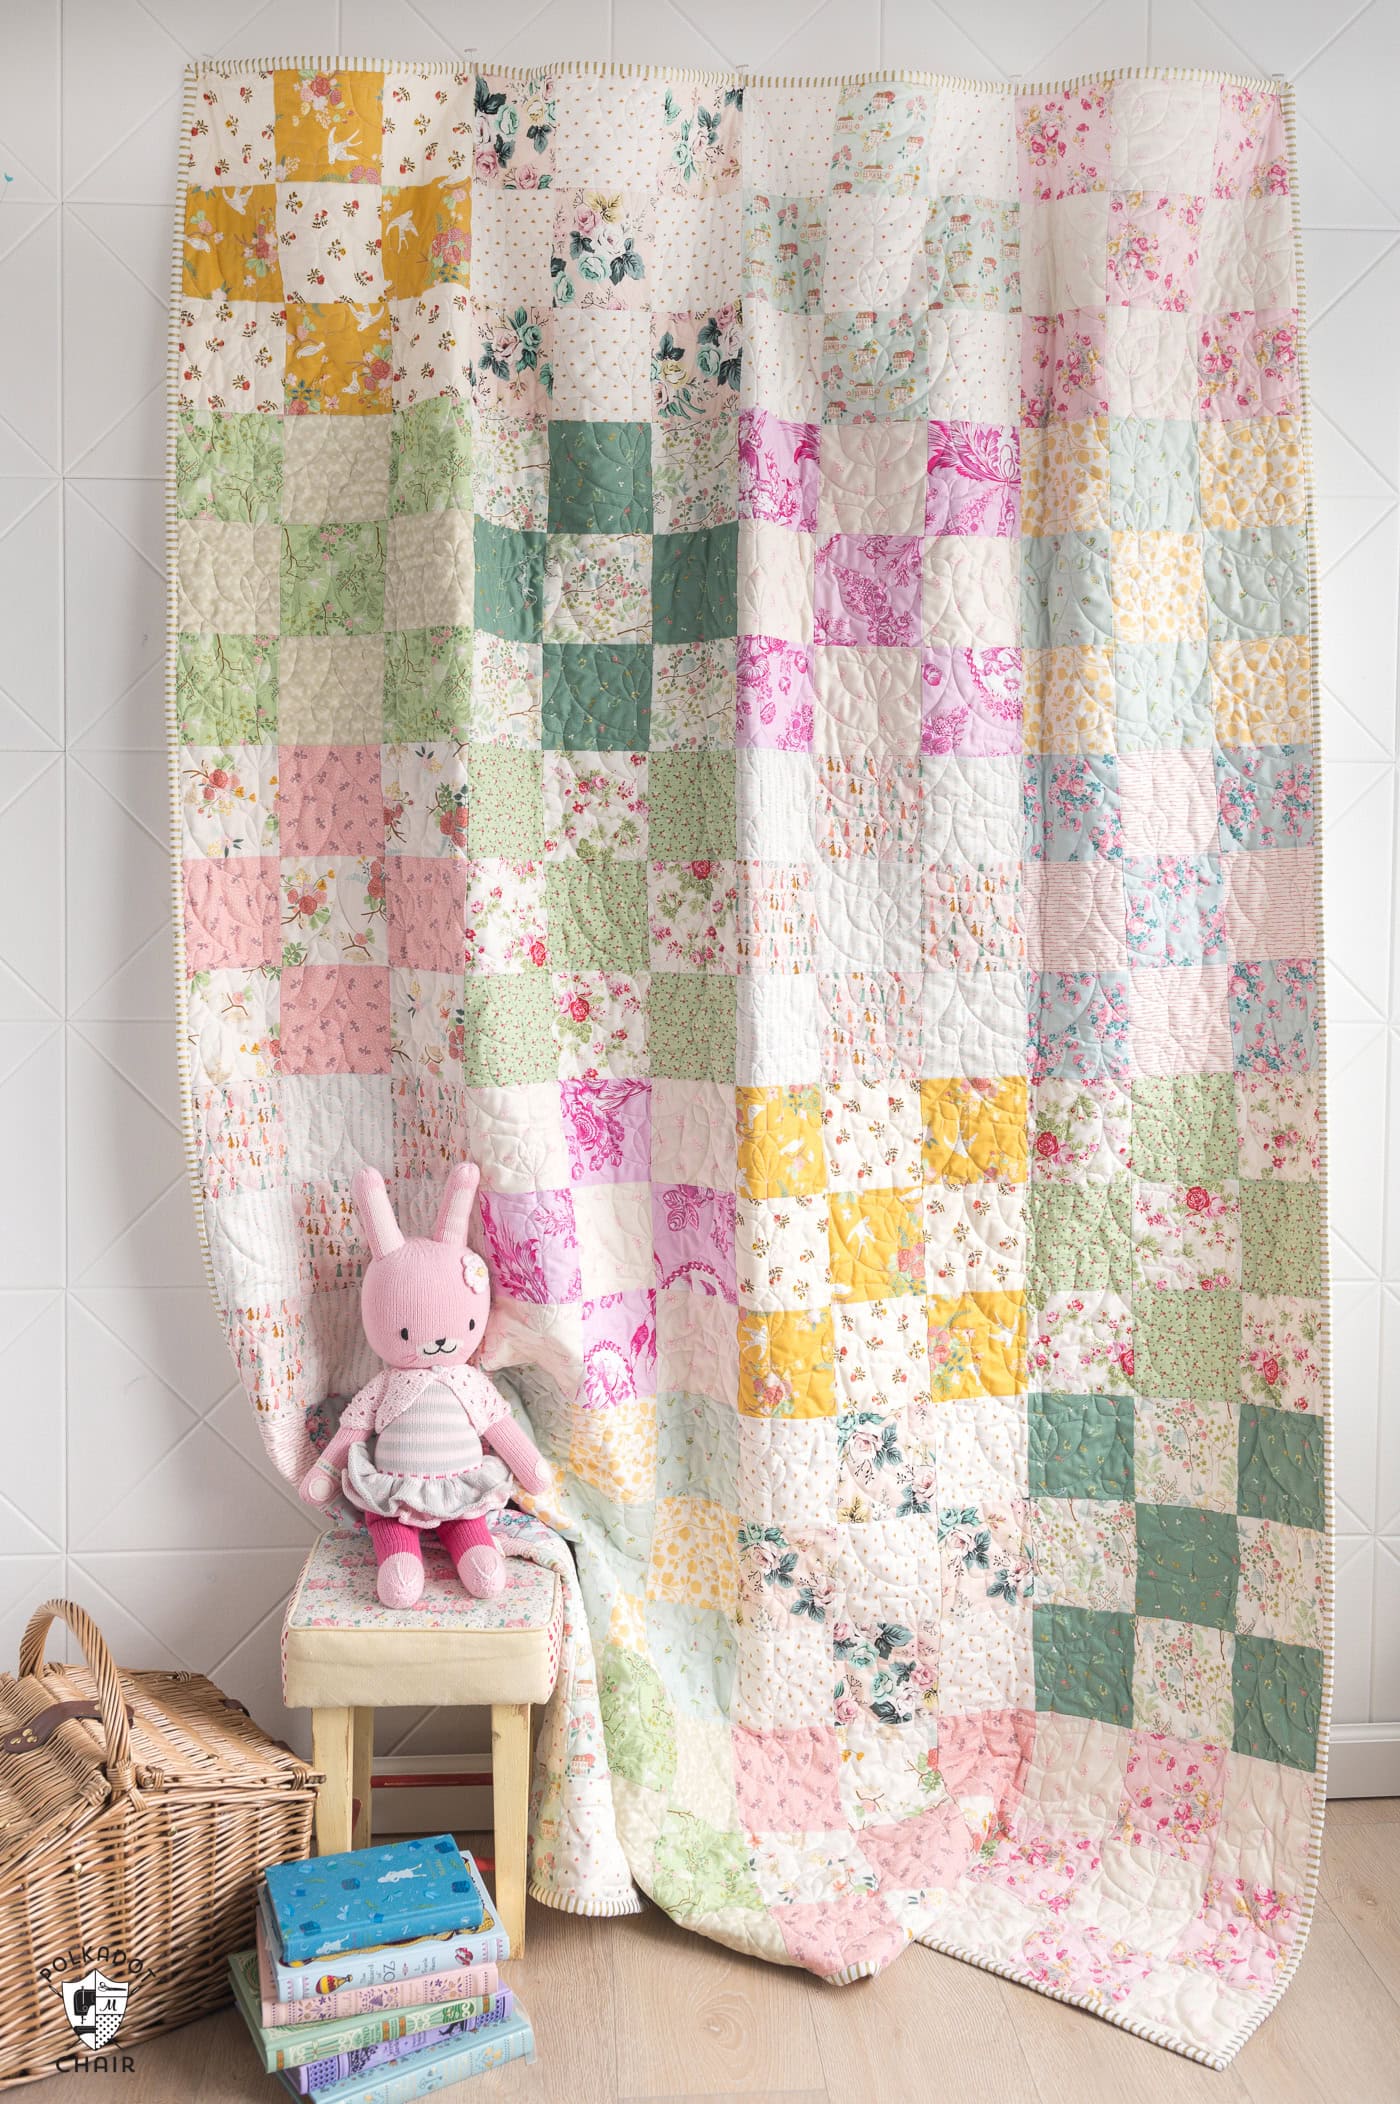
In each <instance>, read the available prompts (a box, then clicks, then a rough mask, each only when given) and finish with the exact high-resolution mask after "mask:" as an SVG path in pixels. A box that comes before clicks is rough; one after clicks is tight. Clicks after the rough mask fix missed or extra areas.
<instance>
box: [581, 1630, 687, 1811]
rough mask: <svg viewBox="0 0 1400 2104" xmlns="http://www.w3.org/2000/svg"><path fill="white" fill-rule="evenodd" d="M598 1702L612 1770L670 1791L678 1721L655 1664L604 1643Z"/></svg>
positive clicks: (674, 1770)
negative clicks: (673, 1714) (673, 1713)
mask: <svg viewBox="0 0 1400 2104" xmlns="http://www.w3.org/2000/svg"><path fill="white" fill-rule="evenodd" d="M598 1703H599V1707H600V1709H601V1711H602V1716H603V1729H604V1731H605V1732H606V1734H607V1740H608V1759H609V1761H610V1762H611V1764H612V1767H613V1770H614V1773H616V1774H618V1775H621V1776H624V1777H625V1778H626V1779H627V1781H628V1782H633V1783H641V1784H642V1785H643V1786H644V1787H645V1788H646V1789H649V1790H660V1791H663V1792H669V1791H670V1789H671V1786H672V1784H673V1783H674V1782H675V1779H676V1720H675V1718H674V1717H673V1716H672V1714H671V1705H670V1703H669V1702H668V1701H667V1700H666V1690H665V1688H664V1687H663V1686H662V1684H661V1676H660V1674H659V1673H658V1672H657V1671H656V1668H655V1667H654V1666H653V1665H651V1664H649V1663H648V1661H647V1660H646V1659H644V1658H640V1657H639V1656H638V1655H637V1653H636V1652H635V1651H624V1650H623V1649H622V1647H621V1646H620V1645H618V1644H606V1645H604V1646H603V1647H602V1650H601V1652H600V1655H599V1659H598Z"/></svg>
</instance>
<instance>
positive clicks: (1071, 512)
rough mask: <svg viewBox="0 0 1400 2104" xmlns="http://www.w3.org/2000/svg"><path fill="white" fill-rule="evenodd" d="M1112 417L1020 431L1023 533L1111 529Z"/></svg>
mask: <svg viewBox="0 0 1400 2104" xmlns="http://www.w3.org/2000/svg"><path fill="white" fill-rule="evenodd" d="M1108 489H1109V481H1108V418H1107V417H1106V416H1093V417H1086V418H1085V419H1084V421H1083V422H1082V423H1079V422H1076V423H1060V422H1056V423H1053V424H1044V425H1042V426H1041V427H1040V428H1038V429H1031V430H1028V431H1023V432H1022V433H1021V531H1022V532H1023V533H1035V534H1041V533H1067V532H1071V531H1079V532H1083V531H1087V530H1089V529H1090V528H1093V527H1105V528H1106V527H1107V525H1108V520H1109V501H1108Z"/></svg>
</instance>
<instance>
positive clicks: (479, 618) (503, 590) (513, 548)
mask: <svg viewBox="0 0 1400 2104" xmlns="http://www.w3.org/2000/svg"><path fill="white" fill-rule="evenodd" d="M544 550H545V536H544V535H543V534H542V533H521V532H519V531H518V530H517V529H516V528H515V527H513V526H496V525H493V524H492V522H491V520H490V519H480V518H479V519H477V520H476V522H475V527H474V548H473V553H474V556H475V562H476V609H475V613H474V616H473V619H474V622H475V625H476V627H478V628H485V629H489V631H490V632H491V634H492V635H493V636H506V637H509V638H510V640H511V641H513V642H516V643H538V642H539V640H540V636H541V633H542V630H543V625H544Z"/></svg>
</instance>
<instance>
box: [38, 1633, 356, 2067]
mask: <svg viewBox="0 0 1400 2104" xmlns="http://www.w3.org/2000/svg"><path fill="white" fill-rule="evenodd" d="M55 1616H57V1617H59V1618H60V1619H61V1620H62V1621H64V1622H66V1623H67V1624H68V1627H69V1628H70V1629H71V1630H72V1632H73V1634H74V1636H75V1637H76V1638H77V1640H78V1643H79V1644H80V1645H81V1647H82V1650H83V1654H84V1656H85V1658H86V1659H87V1667H86V1669H84V1668H83V1667H69V1666H63V1665H45V1663H44V1639H45V1637H46V1635H47V1634H48V1630H49V1625H50V1623H51V1622H52V1621H53V1620H54V1618H55ZM320 1780H321V1778H320V1777H319V1776H318V1775H316V1774H315V1773H313V1772H312V1771H311V1770H310V1769H308V1768H307V1766H306V1764H305V1763H304V1762H302V1761H300V1760H298V1759H297V1757H296V1756H295V1755H294V1754H293V1753H291V1752H289V1751H288V1749H287V1748H285V1747H283V1746H279V1745H277V1744H276V1743H275V1742H274V1741H273V1740H271V1739H269V1738H268V1737H267V1736H266V1735H265V1733H263V1732H262V1731H260V1730H259V1728H258V1726H257V1725H256V1724H255V1723H254V1722H253V1720H252V1718H251V1717H250V1716H249V1715H248V1713H247V1711H246V1710H245V1709H244V1708H243V1707H242V1705H241V1704H240V1703H237V1702H233V1701H230V1700H228V1699H227V1698H226V1697H225V1696H223V1695H221V1694H220V1692H219V1690H218V1689H217V1688H216V1687H215V1686H214V1684H213V1682H212V1681H208V1680H205V1679H204V1678H203V1677H202V1675H200V1674H198V1673H147V1672H142V1673H119V1672H118V1670H117V1668H116V1667H115V1666H114V1665H113V1663H112V1657H111V1653H110V1652H109V1651H108V1649H107V1646H106V1644H105V1643H104V1642H103V1641H102V1636H101V1632H100V1631H99V1630H98V1628H97V1625H96V1623H95V1622H94V1621H93V1620H92V1618H91V1617H90V1616H89V1615H88V1614H86V1613H85V1612H84V1611H83V1609H82V1608H81V1607H76V1606H75V1605H74V1604H73V1602H72V1601H71V1600H49V1601H47V1602H46V1603H45V1605H44V1606H43V1607H40V1608H37V1609H36V1610H35V1612H34V1614H33V1615H32V1616H31V1617H30V1621H29V1626H28V1628H27V1629H26V1630H25V1632H24V1639H23V1641H22V1643H21V1644H20V1652H19V1675H18V1678H11V1676H10V1675H9V1674H8V1673H3V1674H0V2088H7V2087H8V2086H9V2085H10V2084H12V2083H16V2082H26V2081H32V2080H34V2079H35V2078H36V2077H38V2076H40V2075H50V2074H52V2073H53V2071H54V2063H55V2061H56V2060H57V2059H58V2057H59V2056H60V2055H61V2054H69V2053H73V2052H75V2051H76V2052H79V2053H81V2052H83V2051H84V2050H88V2051H91V2050H93V2047H92V2045H91V2042H89V2044H88V2045H87V2046H86V2047H85V2045H84V2041H83V2040H82V2039H80V2038H78V2037H76V2036H75V2035H74V2032H73V2030H72V2028H71V2027H70V2024H69V2021H68V2015H67V2011H66V2009H65V2006H64V2002H63V1997H62V1993H61V1991H60V1989H61V1984H62V1982H63V1980H65V1979H67V1980H69V1981H72V1980H75V1979H79V1978H81V1977H83V1975H85V1974H86V1973H87V1972H88V1971H89V1970H90V1969H91V1967H92V1966H93V1965H96V1966H97V1967H98V1969H99V1970H100V1971H101V1972H102V1973H103V1974H104V1975H105V1976H106V1977H107V1978H108V1979H111V1980H115V1981H124V1982H127V1983H129V1989H130V1992H129V1998H128V2007H127V2010H126V2013H125V2015H124V2016H123V2018H122V2021H121V2026H120V2034H119V2037H118V2038H117V2040H116V2042H115V2043H114V2044H113V2045H112V2046H111V2047H110V2048H109V2051H110V2052H112V2053H116V2052H118V2051H121V2052H124V2051H125V2050H126V2049H127V2048H128V2047H130V2046H132V2045H135V2044H137V2043H138V2042H139V2041H140V2040H141V2039H143V2038H151V2037H154V2035H155V2034H156V2033H157V2032H159V2031H169V2030H172V2029H173V2028H174V2027H175V2026H176V2025H177V2024H187V2023H189V2022H190V2021H191V2019H192V2018H194V2017H197V2016H202V2015H204V2013H205V2012H206V2011H207V2010H209V2009H214V2008H217V2007H218V2006H219V2005H220V2004H221V2003H223V2002H226V2001H227V2000H228V1998H229V1988H228V1979H227V1973H226V1968H225V1960H226V1958H227V1957H228V1955H229V1953H230V1952H231V1951H236V1950H241V1949H244V1948H246V1946H247V1945H248V1944H250V1943H251V1942H252V1940H253V1900H254V1881H255V1877H256V1873H257V1872H258V1870H259V1869H260V1868H261V1867H262V1866H263V1864H265V1863H284V1862H292V1861H295V1860H296V1859H297V1858H299V1857H302V1856H305V1855H308V1854H309V1853H310V1847H311V1816H312V1812H313V1810H314V1808H315V1803H316V1786H317V1784H318V1783H319V1782H320Z"/></svg>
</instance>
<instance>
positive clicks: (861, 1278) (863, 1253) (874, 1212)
mask: <svg viewBox="0 0 1400 2104" xmlns="http://www.w3.org/2000/svg"><path fill="white" fill-rule="evenodd" d="M923 1287H924V1228H923V1204H922V1200H921V1197H920V1194H919V1192H917V1191H842V1192H833V1193H832V1197H831V1289H832V1292H833V1293H834V1295H835V1296H836V1298H837V1299H838V1300H893V1299H894V1297H895V1296H896V1294H900V1293H921V1292H922V1291H923Z"/></svg>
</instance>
